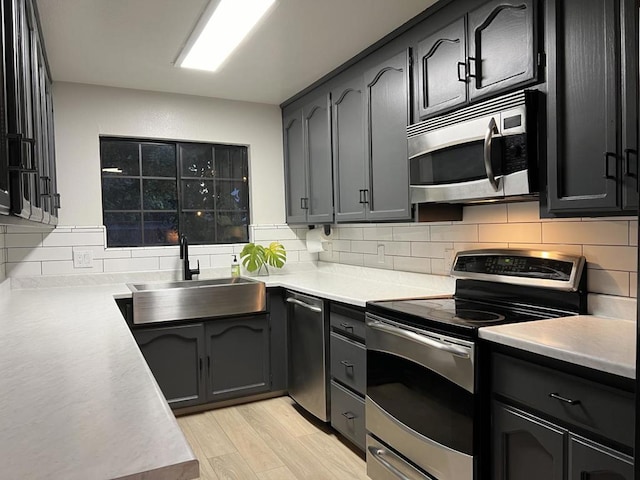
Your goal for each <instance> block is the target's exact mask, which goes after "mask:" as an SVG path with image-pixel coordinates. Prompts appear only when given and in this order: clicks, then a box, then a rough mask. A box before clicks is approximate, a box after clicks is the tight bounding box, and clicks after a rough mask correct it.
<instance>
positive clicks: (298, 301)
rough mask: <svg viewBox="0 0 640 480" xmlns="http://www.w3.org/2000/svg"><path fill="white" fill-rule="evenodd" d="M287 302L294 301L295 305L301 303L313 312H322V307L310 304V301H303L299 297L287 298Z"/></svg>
mask: <svg viewBox="0 0 640 480" xmlns="http://www.w3.org/2000/svg"><path fill="white" fill-rule="evenodd" d="M287 303H293V304H295V305H300V306H301V307H303V308H306V309H307V310H311V311H312V312H316V313H320V312H322V307H316V306H315V305H309V304H308V303H305V302H303V301H302V300H298V299H297V298H293V297H289V298H287Z"/></svg>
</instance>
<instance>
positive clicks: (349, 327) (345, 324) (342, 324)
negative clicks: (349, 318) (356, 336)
mask: <svg viewBox="0 0 640 480" xmlns="http://www.w3.org/2000/svg"><path fill="white" fill-rule="evenodd" d="M340 326H341V327H342V328H344V329H345V330H351V331H353V325H351V324H349V323H347V322H342V323H341V324H340Z"/></svg>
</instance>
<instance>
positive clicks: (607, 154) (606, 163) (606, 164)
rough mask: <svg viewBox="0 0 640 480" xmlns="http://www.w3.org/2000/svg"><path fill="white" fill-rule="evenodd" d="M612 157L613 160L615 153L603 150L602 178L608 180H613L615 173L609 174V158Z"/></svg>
mask: <svg viewBox="0 0 640 480" xmlns="http://www.w3.org/2000/svg"><path fill="white" fill-rule="evenodd" d="M611 157H613V158H614V160H615V158H616V154H615V153H613V152H604V175H602V178H606V179H608V180H615V179H616V177H615V175H609V158H611Z"/></svg>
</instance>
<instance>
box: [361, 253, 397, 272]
mask: <svg viewBox="0 0 640 480" xmlns="http://www.w3.org/2000/svg"><path fill="white" fill-rule="evenodd" d="M380 260H381V258H380V257H379V256H378V255H377V254H376V255H371V254H365V255H364V266H365V267H371V268H384V269H387V270H393V257H391V256H388V255H384V256H383V257H382V261H380Z"/></svg>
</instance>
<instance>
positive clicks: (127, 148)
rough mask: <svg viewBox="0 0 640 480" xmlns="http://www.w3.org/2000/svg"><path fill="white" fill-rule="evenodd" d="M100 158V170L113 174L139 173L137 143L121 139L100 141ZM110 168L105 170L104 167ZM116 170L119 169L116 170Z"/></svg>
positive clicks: (131, 174)
mask: <svg viewBox="0 0 640 480" xmlns="http://www.w3.org/2000/svg"><path fill="white" fill-rule="evenodd" d="M100 159H101V163H102V172H103V173H104V174H109V175H111V174H113V175H130V176H134V175H140V162H139V161H138V143H137V142H127V141H123V140H114V141H104V140H103V141H102V142H100ZM105 168H108V169H112V170H113V171H111V172H105V171H104V169H105ZM117 170H121V172H118V171H117Z"/></svg>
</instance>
